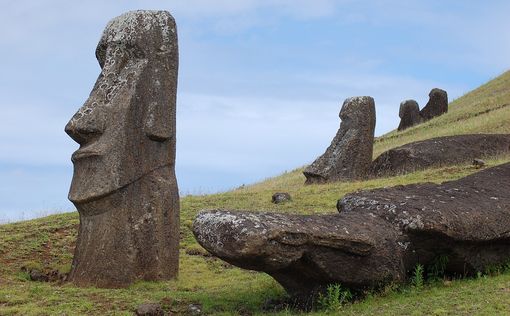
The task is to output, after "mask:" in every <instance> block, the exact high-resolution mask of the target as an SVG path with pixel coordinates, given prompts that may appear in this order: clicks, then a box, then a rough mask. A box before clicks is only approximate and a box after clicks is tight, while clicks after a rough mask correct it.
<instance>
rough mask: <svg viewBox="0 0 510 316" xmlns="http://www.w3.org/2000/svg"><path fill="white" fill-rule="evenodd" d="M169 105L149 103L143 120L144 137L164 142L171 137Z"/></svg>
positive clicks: (171, 121) (171, 122)
mask: <svg viewBox="0 0 510 316" xmlns="http://www.w3.org/2000/svg"><path fill="white" fill-rule="evenodd" d="M170 111H171V110H170V106H169V104H160V103H159V102H151V103H149V106H148V108H147V116H146V119H145V135H147V137H149V138H150V139H151V140H154V141H157V142H164V141H166V140H168V139H170V138H171V137H172V133H173V130H172V127H173V125H172V124H173V120H172V113H171V112H170Z"/></svg>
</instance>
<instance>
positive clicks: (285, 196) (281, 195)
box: [271, 192, 292, 204]
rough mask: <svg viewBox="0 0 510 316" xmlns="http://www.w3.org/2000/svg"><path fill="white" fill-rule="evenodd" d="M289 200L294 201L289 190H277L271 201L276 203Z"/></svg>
mask: <svg viewBox="0 0 510 316" xmlns="http://www.w3.org/2000/svg"><path fill="white" fill-rule="evenodd" d="M289 201H292V197H291V196H290V194H289V193H287V192H276V193H275V194H273V196H272V197H271V202H273V203H274V204H280V203H285V202H289Z"/></svg>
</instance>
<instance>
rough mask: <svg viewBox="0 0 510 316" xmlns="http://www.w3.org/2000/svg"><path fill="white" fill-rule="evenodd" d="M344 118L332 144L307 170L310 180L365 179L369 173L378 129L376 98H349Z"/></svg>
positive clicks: (344, 109) (341, 117)
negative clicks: (376, 124)
mask: <svg viewBox="0 0 510 316" xmlns="http://www.w3.org/2000/svg"><path fill="white" fill-rule="evenodd" d="M340 119H341V120H342V122H341V124H340V129H339V130H338V132H337V134H336V136H335V137H334V138H333V141H332V142H331V145H330V146H329V147H328V149H327V150H326V152H325V153H324V154H323V155H322V156H320V157H319V158H317V159H316V160H315V161H314V162H313V163H312V164H311V165H310V166H308V167H307V168H306V169H305V171H304V172H303V174H304V175H305V177H306V183H307V184H311V183H325V182H333V181H341V180H351V179H362V178H365V177H366V176H367V175H368V172H369V170H370V163H371V162H372V153H373V141H374V129H375V103H374V99H373V98H371V97H366V96H365V97H354V98H349V99H346V100H345V101H344V104H343V106H342V109H341V110H340Z"/></svg>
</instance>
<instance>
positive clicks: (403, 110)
mask: <svg viewBox="0 0 510 316" xmlns="http://www.w3.org/2000/svg"><path fill="white" fill-rule="evenodd" d="M398 116H399V117H400V124H399V125H398V130H399V131H402V130H405V129H406V128H409V127H411V126H414V125H416V124H420V123H421V116H420V107H419V106H418V102H416V101H415V100H406V101H403V102H402V103H400V110H399V112H398Z"/></svg>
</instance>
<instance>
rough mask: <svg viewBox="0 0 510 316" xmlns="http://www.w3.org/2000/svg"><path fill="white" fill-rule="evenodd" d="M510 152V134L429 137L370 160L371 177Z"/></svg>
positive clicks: (459, 162)
mask: <svg viewBox="0 0 510 316" xmlns="http://www.w3.org/2000/svg"><path fill="white" fill-rule="evenodd" d="M508 153H510V134H472V135H457V136H445V137H437V138H431V139H427V140H424V141H419V142H413V143H409V144H406V145H403V146H400V147H397V148H393V149H390V150H388V151H386V152H384V153H382V154H381V155H379V157H377V158H376V159H375V160H374V161H373V163H372V171H371V174H372V176H375V177H380V176H394V175H398V174H405V173H409V172H413V171H416V170H422V169H427V168H431V167H439V166H448V165H456V164H462V163H466V164H469V163H470V162H472V161H473V159H475V158H480V157H494V156H498V155H501V154H508Z"/></svg>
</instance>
